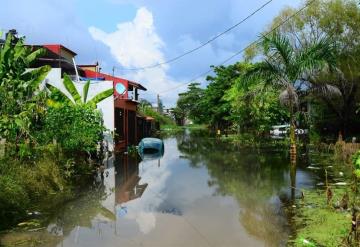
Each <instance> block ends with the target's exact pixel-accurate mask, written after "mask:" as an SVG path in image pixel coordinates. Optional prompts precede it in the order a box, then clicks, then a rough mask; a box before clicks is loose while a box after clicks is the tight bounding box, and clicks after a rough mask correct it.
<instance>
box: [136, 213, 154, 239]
mask: <svg viewBox="0 0 360 247" xmlns="http://www.w3.org/2000/svg"><path fill="white" fill-rule="evenodd" d="M136 222H137V223H138V225H139V227H140V231H141V232H142V233H144V234H148V233H149V232H150V231H151V230H152V229H154V228H155V225H156V218H155V215H154V214H153V213H147V212H140V213H139V214H138V215H137V217H136Z"/></svg>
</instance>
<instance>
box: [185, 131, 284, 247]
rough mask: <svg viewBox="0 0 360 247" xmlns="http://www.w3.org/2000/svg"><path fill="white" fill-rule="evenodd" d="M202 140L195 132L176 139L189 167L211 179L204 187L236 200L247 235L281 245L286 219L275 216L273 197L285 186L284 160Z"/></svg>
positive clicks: (277, 204)
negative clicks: (204, 171)
mask: <svg viewBox="0 0 360 247" xmlns="http://www.w3.org/2000/svg"><path fill="white" fill-rule="evenodd" d="M202 137H203V134H201V133H198V132H192V133H190V134H188V135H185V136H183V137H178V148H179V150H180V151H181V152H182V153H184V154H185V155H186V156H187V158H188V159H189V160H190V162H191V163H192V165H194V166H201V165H205V166H206V167H207V169H208V171H209V174H210V176H211V177H212V179H211V181H209V182H208V183H209V186H212V187H214V188H215V189H216V194H218V195H230V196H233V197H235V198H236V200H237V201H238V202H239V204H240V207H241V212H240V216H239V219H240V221H241V223H242V225H243V226H244V227H245V228H246V230H247V231H248V232H249V233H250V234H252V235H253V236H256V237H258V238H261V239H263V240H265V242H266V244H267V245H270V246H279V245H282V244H283V242H284V240H286V237H287V233H286V232H284V227H285V225H286V218H285V217H281V215H279V214H281V205H280V204H281V203H280V200H279V199H278V196H277V194H278V193H279V191H280V190H281V189H282V188H284V187H287V186H288V185H287V181H288V180H286V178H287V174H288V172H289V164H288V161H287V159H286V157H284V155H283V153H278V152H269V151H267V152H265V151H259V150H255V149H240V150H236V149H235V148H234V147H233V145H229V144H227V143H224V142H221V141H219V140H216V139H211V138H202ZM274 200H275V202H272V201H274Z"/></svg>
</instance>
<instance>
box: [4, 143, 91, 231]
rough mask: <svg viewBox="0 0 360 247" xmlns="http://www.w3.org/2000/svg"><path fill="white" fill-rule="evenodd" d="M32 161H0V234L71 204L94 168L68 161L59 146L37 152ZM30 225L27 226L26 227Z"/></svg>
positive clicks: (48, 147)
mask: <svg viewBox="0 0 360 247" xmlns="http://www.w3.org/2000/svg"><path fill="white" fill-rule="evenodd" d="M33 152H34V153H33V157H34V158H32V159H23V160H21V159H15V158H12V157H6V158H3V159H1V160H0V188H1V190H0V230H4V229H8V228H10V227H13V226H16V225H18V224H19V223H21V222H24V221H29V220H30V221H31V220H32V217H34V216H36V215H37V214H43V213H46V212H48V211H49V210H51V209H53V208H55V207H57V206H58V205H59V204H63V203H64V202H65V201H67V200H70V199H71V198H73V197H74V195H75V188H79V187H80V186H79V184H80V183H81V182H80V181H86V180H88V179H89V178H91V175H92V171H93V169H94V167H92V166H91V165H89V164H87V163H86V162H83V161H81V160H82V159H81V158H80V157H79V159H73V158H72V159H68V158H66V156H65V155H64V154H63V153H62V151H61V149H59V148H58V147H57V146H53V145H49V146H46V147H42V148H38V149H36V150H33ZM23 224H24V225H26V224H27V223H23Z"/></svg>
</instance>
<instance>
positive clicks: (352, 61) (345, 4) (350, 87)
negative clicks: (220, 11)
mask: <svg viewBox="0 0 360 247" xmlns="http://www.w3.org/2000/svg"><path fill="white" fill-rule="evenodd" d="M308 2H309V1H306V3H308ZM296 11H297V10H296V9H294V8H285V9H284V10H283V11H282V12H281V13H280V14H279V15H278V16H277V17H276V18H275V19H274V20H273V23H272V25H271V27H270V28H273V27H275V26H277V25H278V24H279V23H281V22H282V21H284V20H285V19H287V18H288V17H289V16H292V15H293V14H294V13H295V12H296ZM279 31H280V33H282V34H283V35H286V36H287V37H288V38H289V40H290V41H291V43H292V44H293V45H299V44H308V43H313V42H314V41H316V40H319V39H320V38H322V37H331V38H332V40H333V43H334V44H335V45H334V46H333V49H334V52H335V54H336V56H335V60H336V69H335V70H332V71H331V73H324V72H323V73H321V74H319V75H317V76H312V78H309V81H310V82H311V84H313V85H315V86H316V87H315V89H316V90H314V91H313V94H314V96H315V97H313V98H314V99H315V100H316V101H315V102H314V103H318V104H319V105H320V106H321V107H319V108H318V111H319V113H320V114H321V115H322V116H324V118H316V119H314V120H315V121H316V122H317V123H319V124H316V126H317V127H318V129H319V130H323V129H325V128H326V129H328V130H330V131H332V130H334V131H335V132H336V133H337V132H338V131H339V130H341V131H342V132H343V135H344V136H349V134H351V133H349V132H355V131H359V128H358V126H360V124H359V123H360V122H359V118H358V116H357V115H356V109H357V106H356V104H357V103H358V102H359V100H360V92H359V86H358V85H359V82H360V46H359V42H360V7H359V3H358V1H355V0H316V1H313V2H312V3H311V4H310V5H309V7H307V8H306V9H304V11H301V13H300V14H298V15H296V16H295V17H294V18H291V19H290V20H289V21H288V22H287V23H286V25H282V26H281V28H280V30H279ZM325 85H328V86H327V87H325ZM329 86H330V87H329ZM334 90H335V91H336V92H337V94H336V95H334V94H325V95H324V92H329V91H330V92H331V91H334ZM320 114H317V116H319V115H320ZM329 116H330V117H331V118H329Z"/></svg>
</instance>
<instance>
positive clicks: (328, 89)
mask: <svg viewBox="0 0 360 247" xmlns="http://www.w3.org/2000/svg"><path fill="white" fill-rule="evenodd" d="M311 92H312V93H314V94H319V95H322V96H325V97H334V96H335V97H336V96H341V91H340V89H339V88H338V87H336V86H333V85H330V84H322V85H313V86H312V87H311Z"/></svg>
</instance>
